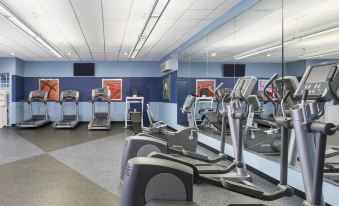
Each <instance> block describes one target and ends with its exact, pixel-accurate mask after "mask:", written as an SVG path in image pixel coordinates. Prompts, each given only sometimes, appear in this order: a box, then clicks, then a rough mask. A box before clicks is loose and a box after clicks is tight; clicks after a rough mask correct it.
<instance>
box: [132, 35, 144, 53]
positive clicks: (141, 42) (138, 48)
mask: <svg viewBox="0 0 339 206" xmlns="http://www.w3.org/2000/svg"><path fill="white" fill-rule="evenodd" d="M145 42H146V39H144V38H140V39H139V41H138V43H137V45H136V46H135V48H134V50H140V49H141V48H142V46H144V44H145Z"/></svg>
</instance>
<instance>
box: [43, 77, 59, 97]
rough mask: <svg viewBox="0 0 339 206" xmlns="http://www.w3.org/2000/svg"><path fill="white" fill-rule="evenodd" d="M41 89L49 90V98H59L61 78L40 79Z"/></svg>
mask: <svg viewBox="0 0 339 206" xmlns="http://www.w3.org/2000/svg"><path fill="white" fill-rule="evenodd" d="M39 89H40V90H44V91H45V92H47V94H48V99H49V100H58V99H59V79H39Z"/></svg>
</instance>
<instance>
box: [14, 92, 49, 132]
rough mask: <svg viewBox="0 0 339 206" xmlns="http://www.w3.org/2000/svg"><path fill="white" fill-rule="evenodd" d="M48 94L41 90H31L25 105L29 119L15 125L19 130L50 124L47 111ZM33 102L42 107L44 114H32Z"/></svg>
mask: <svg viewBox="0 0 339 206" xmlns="http://www.w3.org/2000/svg"><path fill="white" fill-rule="evenodd" d="M47 99H48V94H47V92H45V91H43V90H33V91H31V92H30V93H29V96H28V100H27V103H28V105H29V108H30V111H31V118H30V119H28V120H24V121H22V122H19V123H17V125H16V126H17V127H20V128H36V127H41V126H43V125H46V124H48V123H50V120H49V117H48V110H47ZM33 102H36V103H42V104H43V105H44V114H34V112H33Z"/></svg>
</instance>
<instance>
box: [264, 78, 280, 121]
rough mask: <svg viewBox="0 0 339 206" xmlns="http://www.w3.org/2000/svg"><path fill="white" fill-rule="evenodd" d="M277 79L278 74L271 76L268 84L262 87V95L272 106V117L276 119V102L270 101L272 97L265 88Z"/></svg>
mask: <svg viewBox="0 0 339 206" xmlns="http://www.w3.org/2000/svg"><path fill="white" fill-rule="evenodd" d="M277 78H278V74H277V73H275V74H273V76H272V77H271V78H270V79H269V80H268V82H267V83H266V84H265V87H264V95H265V97H266V98H267V99H268V100H269V101H270V102H271V103H272V104H273V117H274V118H276V115H277V104H276V102H275V101H274V100H273V99H272V97H271V96H270V95H269V94H268V92H267V88H268V87H269V86H270V85H271V84H272V83H273V81H274V80H276V79H277Z"/></svg>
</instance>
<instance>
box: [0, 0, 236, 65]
mask: <svg viewBox="0 0 339 206" xmlns="http://www.w3.org/2000/svg"><path fill="white" fill-rule="evenodd" d="M0 1H4V0H0ZM239 2H240V0H170V3H169V5H168V6H167V8H166V10H165V11H164V13H163V15H162V16H161V18H160V20H159V22H158V24H157V25H156V27H155V29H154V30H153V32H152V34H151V35H150V37H149V39H148V40H147V41H146V43H145V45H144V47H143V48H142V50H141V51H140V52H139V54H138V56H137V57H136V58H135V60H140V61H158V60H161V59H162V58H163V57H164V56H166V55H167V54H168V53H170V52H171V51H173V50H174V49H175V48H177V47H178V46H180V45H181V44H182V43H184V42H185V41H186V40H188V39H189V38H191V37H192V36H193V35H195V34H196V33H198V32H199V31H200V30H201V29H202V28H204V27H206V26H207V25H208V24H209V23H211V22H212V21H213V20H215V19H216V18H218V17H219V16H221V15H222V14H224V13H226V12H227V11H228V10H230V9H231V8H232V7H233V6H235V5H236V4H238V3H239ZM6 3H7V4H8V5H9V6H10V7H11V8H12V9H13V11H14V12H15V13H16V14H17V15H18V16H20V17H21V18H22V20H23V21H24V22H25V23H27V24H29V25H30V26H31V27H32V28H33V29H34V30H35V31H37V32H38V33H39V34H40V35H41V36H42V37H43V38H44V39H45V40H47V41H48V42H49V43H50V44H51V45H53V47H54V48H56V49H57V50H58V51H59V52H60V53H61V54H63V56H64V57H62V58H57V57H55V55H53V54H52V53H50V52H49V51H48V50H46V49H45V48H43V47H41V46H40V45H39V44H37V43H36V42H35V41H33V40H32V39H31V38H30V37H28V36H27V35H26V34H24V33H23V32H22V31H20V30H19V29H18V28H17V27H15V26H14V25H13V24H11V23H10V22H9V21H8V20H7V19H5V18H4V17H3V16H1V15H0V31H1V32H0V57H8V56H10V53H14V54H15V56H17V57H18V58H21V59H23V60H33V61H47V60H58V61H65V60H69V61H126V60H129V55H126V54H129V52H130V51H131V50H132V48H133V47H134V45H135V43H136V42H137V40H138V35H139V34H140V33H141V30H142V28H143V26H144V25H145V23H146V21H147V17H148V16H149V14H150V12H151V9H152V7H153V5H154V3H155V0H7V1H6ZM68 53H69V54H68Z"/></svg>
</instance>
